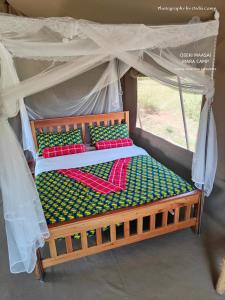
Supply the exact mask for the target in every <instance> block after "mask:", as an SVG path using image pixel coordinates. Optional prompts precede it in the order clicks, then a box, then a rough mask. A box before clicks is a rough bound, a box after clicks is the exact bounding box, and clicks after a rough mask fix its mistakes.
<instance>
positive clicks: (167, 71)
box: [0, 13, 219, 273]
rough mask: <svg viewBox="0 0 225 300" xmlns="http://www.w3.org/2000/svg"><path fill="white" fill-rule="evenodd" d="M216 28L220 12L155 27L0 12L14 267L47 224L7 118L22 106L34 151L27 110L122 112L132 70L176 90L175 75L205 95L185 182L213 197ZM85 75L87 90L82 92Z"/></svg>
mask: <svg viewBox="0 0 225 300" xmlns="http://www.w3.org/2000/svg"><path fill="white" fill-rule="evenodd" d="M218 26H219V21H218V14H217V13H216V19H215V20H213V21H209V22H204V23H190V24H184V25H171V26H155V27H153V26H145V25H143V24H138V25H135V24H133V25H103V24H97V23H93V22H89V21H85V20H74V19H71V18H47V19H32V18H22V17H13V16H7V15H0V59H1V80H0V87H1V90H0V132H1V139H0V155H1V171H0V176H1V177H0V180H1V186H2V194H3V204H4V217H5V223H6V232H7V239H8V248H9V259H10V269H11V272H13V273H17V272H23V271H26V272H32V270H33V269H34V266H35V262H36V249H37V248H38V247H41V246H42V245H43V244H44V239H45V238H47V237H48V229H47V225H46V221H45V218H44V215H43V211H42V208H41V204H40V200H39V198H38V194H37V191H36V188H35V184H34V181H33V179H32V176H31V174H30V172H29V169H28V167H27V165H26V160H25V158H24V156H23V152H22V149H21V148H20V145H19V143H18V141H17V140H16V137H15V135H14V133H13V131H12V129H11V128H10V125H9V123H8V121H7V119H8V118H10V117H14V116H15V115H16V114H17V113H18V112H20V115H21V120H22V129H23V146H24V150H27V149H28V150H30V151H31V152H32V153H33V155H34V156H35V154H36V153H35V149H34V143H33V140H32V135H31V130H30V125H29V117H30V118H33V119H35V118H43V117H46V116H47V117H51V116H68V115H74V114H88V113H100V112H110V111H119V110H122V100H121V88H120V78H121V77H122V76H123V75H124V74H125V73H126V72H127V70H128V69H129V68H130V67H133V68H135V69H136V70H138V71H139V72H141V73H142V74H144V75H146V76H149V77H152V78H154V79H156V80H159V81H161V82H163V83H164V84H167V85H169V86H173V87H178V83H177V77H179V78H180V83H181V87H182V88H183V89H185V90H187V91H190V92H195V93H199V94H203V95H205V96H206V101H205V105H204V107H203V110H202V113H201V118H200V126H199V132H198V142H197V147H196V151H195V153H194V158H193V166H192V179H193V181H194V182H195V184H196V186H198V187H202V186H204V191H205V194H206V195H209V194H210V192H211V190H212V187H213V182H214V178H215V172H216V163H217V142H216V129H215V122H214V117H213V111H212V105H211V104H212V101H213V94H214V82H213V79H212V72H208V71H207V69H210V70H211V69H213V67H214V58H215V39H216V36H217V34H218ZM187 49H188V51H193V53H194V51H196V50H197V51H199V52H201V51H206V52H207V51H208V49H210V54H211V56H210V57H209V59H208V61H207V62H206V61H202V62H201V64H200V65H198V63H195V62H193V63H191V64H188V63H185V62H184V61H183V60H182V57H181V55H180V54H181V53H182V51H183V52H184V51H187ZM23 59H26V60H28V61H29V63H30V64H31V66H32V64H33V65H35V66H36V67H35V68H34V70H35V71H34V73H29V72H28V73H27V69H26V68H25V65H26V64H24V68H23V64H20V66H21V65H22V69H20V68H19V67H18V65H17V63H15V60H21V61H22V60H23ZM42 66H43V68H42ZM31 68H32V67H31ZM26 74H28V75H26ZM90 74H92V75H90ZM88 76H90V77H88ZM88 78H89V79H88ZM84 81H87V87H86V88H84V89H82V90H79V87H81V86H82V85H83V87H84V86H85V84H84ZM76 89H77V90H78V92H77V93H76ZM24 100H25V102H24ZM165 101H166V99H165ZM47 102H48V103H49V104H47ZM50 103H51V104H50ZM28 114H29V116H28Z"/></svg>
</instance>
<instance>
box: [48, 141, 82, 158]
mask: <svg viewBox="0 0 225 300" xmlns="http://www.w3.org/2000/svg"><path fill="white" fill-rule="evenodd" d="M85 151H86V147H85V145H84V144H73V145H64V146H53V147H47V148H44V150H43V152H42V155H43V157H44V158H49V157H56V156H62V155H69V154H76V153H81V152H85Z"/></svg>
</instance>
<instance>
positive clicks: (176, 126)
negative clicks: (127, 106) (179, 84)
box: [137, 77, 202, 151]
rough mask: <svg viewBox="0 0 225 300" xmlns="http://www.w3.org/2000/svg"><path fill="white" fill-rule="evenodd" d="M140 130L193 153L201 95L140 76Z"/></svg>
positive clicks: (138, 122) (138, 86)
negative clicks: (180, 90)
mask: <svg viewBox="0 0 225 300" xmlns="http://www.w3.org/2000/svg"><path fill="white" fill-rule="evenodd" d="M137 91H138V115H137V127H139V128H142V129H143V130H145V131H147V132H151V133H152V134H154V135H157V136H159V137H161V138H163V139H165V140H167V141H169V142H171V143H173V144H176V145H179V146H181V147H183V148H185V149H189V150H191V151H194V149H195V144H196V139H197V131H198V125H199V118H200V111H201V106H202V96H201V95H196V94H192V93H185V92H183V103H182V101H181V99H180V93H179V90H177V89H173V88H171V87H168V86H165V85H163V84H161V83H159V82H158V81H155V80H152V79H150V78H148V77H138V79H137Z"/></svg>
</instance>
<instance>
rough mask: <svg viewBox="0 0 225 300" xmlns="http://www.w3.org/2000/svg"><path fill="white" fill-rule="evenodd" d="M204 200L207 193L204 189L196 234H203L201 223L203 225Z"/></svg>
mask: <svg viewBox="0 0 225 300" xmlns="http://www.w3.org/2000/svg"><path fill="white" fill-rule="evenodd" d="M204 202H205V195H204V190H202V194H201V198H200V202H199V208H198V224H197V227H196V234H198V235H200V234H201V225H202V214H203V208H204Z"/></svg>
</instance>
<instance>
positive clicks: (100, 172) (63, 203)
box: [36, 155, 195, 224]
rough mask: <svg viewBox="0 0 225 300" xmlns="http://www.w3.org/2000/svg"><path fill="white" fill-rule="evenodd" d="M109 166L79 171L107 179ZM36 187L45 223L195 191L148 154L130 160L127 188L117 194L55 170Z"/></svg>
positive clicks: (38, 179) (93, 166)
mask: <svg viewBox="0 0 225 300" xmlns="http://www.w3.org/2000/svg"><path fill="white" fill-rule="evenodd" d="M112 166H113V161H110V162H106V163H101V164H98V165H92V166H87V167H82V168H80V170H82V171H83V172H89V173H91V174H94V175H96V176H98V177H100V178H103V179H105V180H107V179H108V177H109V174H110V171H111V168H112ZM36 185H37V190H38V192H39V196H40V199H41V204H42V207H43V210H44V214H45V218H46V220H47V223H48V224H54V223H58V222H63V221H69V220H73V219H77V218H80V217H86V216H91V215H95V214H99V213H105V212H108V211H112V210H115V209H119V208H124V207H129V206H136V205H141V204H144V203H149V202H153V201H157V200H160V199H164V198H167V197H172V196H176V195H180V194H184V193H187V192H190V191H193V190H195V187H194V186H193V185H191V184H189V183H187V182H186V181H184V180H183V179H182V178H181V177H179V176H178V175H176V174H175V173H174V172H172V171H171V170H169V169H168V168H167V167H165V166H164V165H162V164H161V163H159V162H158V161H156V160H155V159H154V158H152V157H151V156H147V155H141V156H135V157H132V158H131V161H130V164H129V166H128V169H127V185H126V189H125V190H123V191H119V192H116V193H115V192H111V193H109V194H107V195H103V194H100V193H98V192H96V191H94V190H93V189H91V188H89V187H87V186H85V185H83V184H82V183H79V182H77V181H75V180H73V179H71V178H69V177H67V176H65V175H63V174H59V173H58V172H56V171H49V172H43V173H41V174H39V175H38V176H37V177H36Z"/></svg>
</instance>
